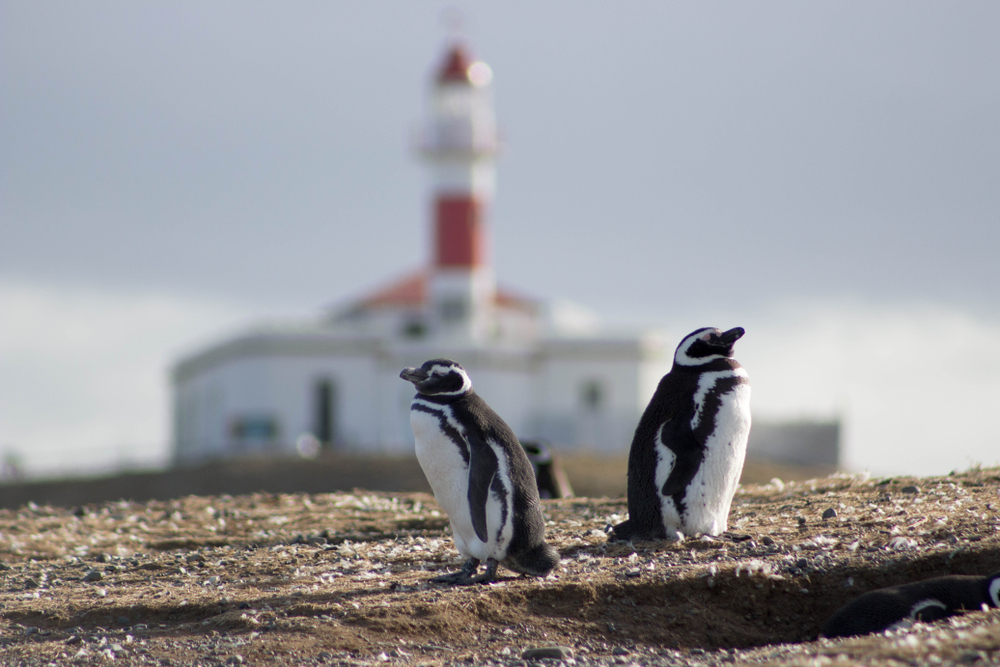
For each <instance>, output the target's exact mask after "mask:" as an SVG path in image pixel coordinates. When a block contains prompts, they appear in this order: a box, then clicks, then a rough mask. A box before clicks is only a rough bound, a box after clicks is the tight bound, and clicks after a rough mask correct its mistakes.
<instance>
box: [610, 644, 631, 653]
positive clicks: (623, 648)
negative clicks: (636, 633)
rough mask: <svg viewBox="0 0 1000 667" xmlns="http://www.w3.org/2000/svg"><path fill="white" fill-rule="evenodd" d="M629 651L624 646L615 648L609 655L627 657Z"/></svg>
mask: <svg viewBox="0 0 1000 667" xmlns="http://www.w3.org/2000/svg"><path fill="white" fill-rule="evenodd" d="M628 654H629V650H628V649H627V648H625V647H624V646H616V647H614V648H613V649H611V655H628Z"/></svg>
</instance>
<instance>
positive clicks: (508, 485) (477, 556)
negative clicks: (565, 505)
mask: <svg viewBox="0 0 1000 667" xmlns="http://www.w3.org/2000/svg"><path fill="white" fill-rule="evenodd" d="M399 376H400V377H401V378H403V379H404V380H408V381H409V382H412V383H413V385H414V387H416V390H417V394H416V396H414V398H413V401H412V403H411V404H410V426H411V427H412V428H413V435H414V437H415V439H416V454H417V460H418V461H419V462H420V467H421V468H422V469H423V471H424V474H425V475H426V476H427V481H428V482H429V483H430V485H431V489H432V490H433V491H434V497H435V498H436V499H437V501H438V503H439V504H440V505H441V507H442V508H443V509H444V511H445V512H446V513H447V514H448V520H449V521H450V522H451V531H452V535H453V536H454V538H455V546H456V548H457V549H458V551H459V553H461V554H462V555H463V556H465V557H466V558H467V559H468V560H466V561H465V564H464V565H463V566H462V569H461V570H460V571H458V572H454V573H451V574H446V575H444V576H441V577H436V578H434V579H431V581H433V582H438V583H448V584H453V585H463V586H464V585H470V584H477V583H489V582H491V581H494V580H495V579H496V576H497V566H498V565H500V564H502V565H503V566H504V567H506V568H508V569H510V570H513V571H514V572H520V573H522V574H529V575H532V576H536V577H544V576H546V575H547V574H548V573H549V572H551V571H552V569H553V568H555V566H556V564H558V562H559V554H558V553H556V550H555V549H553V548H552V547H551V546H550V545H549V544H548V543H547V542H546V541H545V519H544V517H543V516H542V506H541V502H540V500H539V498H538V489H537V488H536V486H535V477H534V474H533V473H532V471H531V463H530V462H529V461H528V456H527V455H526V454H525V452H524V449H522V448H521V444H520V443H519V442H518V440H517V437H515V435H514V432H513V431H512V430H511V429H510V427H509V426H507V424H506V423H504V421H503V420H502V419H501V418H500V417H499V416H498V415H497V414H496V413H495V412H494V411H493V410H492V409H490V406H488V405H487V404H486V402H485V401H484V400H483V399H482V398H480V397H479V395H478V394H476V392H475V391H474V390H473V388H472V381H471V380H470V379H469V375H468V373H466V372H465V369H463V368H462V367H461V366H460V365H459V364H457V363H455V362H454V361H452V360H450V359H431V360H430V361H428V362H426V363H424V364H423V365H422V366H420V367H419V368H406V369H404V370H403V371H402V372H401V373H400V374H399ZM482 561H486V571H485V572H484V573H483V574H481V575H478V576H477V574H476V573H477V571H478V569H479V565H480V563H481V562H482Z"/></svg>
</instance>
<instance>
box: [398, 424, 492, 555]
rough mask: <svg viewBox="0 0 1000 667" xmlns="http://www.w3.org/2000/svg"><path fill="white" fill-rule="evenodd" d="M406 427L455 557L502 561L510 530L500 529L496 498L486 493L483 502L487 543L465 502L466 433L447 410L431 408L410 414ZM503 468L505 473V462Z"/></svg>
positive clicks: (467, 481)
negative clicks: (410, 431) (448, 530)
mask: <svg viewBox="0 0 1000 667" xmlns="http://www.w3.org/2000/svg"><path fill="white" fill-rule="evenodd" d="M410 426H411V427H412V429H413V435H414V437H415V451H416V455H417V461H418V462H419V463H420V467H421V468H422V469H423V471H424V475H426V477H427V481H428V483H430V485H431V490H432V491H433V492H434V498H435V499H436V500H437V501H438V504H439V505H441V508H442V509H444V511H445V512H446V513H447V514H448V520H449V522H450V523H451V528H452V534H453V536H454V538H455V546H456V548H457V549H458V551H459V553H461V554H462V555H464V556H466V557H472V558H478V559H480V560H486V559H487V558H498V557H499V558H498V559H502V557H503V555H505V554H506V548H507V545H508V544H509V541H510V536H511V535H510V532H511V531H510V527H509V526H505V525H503V524H504V523H505V522H504V521H503V518H504V517H505V516H506V515H507V513H506V512H504V510H503V507H501V505H500V503H499V502H498V499H496V498H495V497H494V494H492V493H490V494H489V497H488V499H487V503H486V520H487V525H488V527H489V528H490V530H489V531H488V538H487V540H485V541H484V540H481V539H480V538H479V536H478V535H477V534H476V529H475V526H474V525H473V520H472V514H473V511H474V509H473V508H472V507H471V505H470V500H469V498H470V494H469V480H470V470H469V468H470V463H469V460H470V458H469V457H471V454H472V452H471V449H470V445H469V443H468V440H467V438H466V434H465V428H464V427H463V426H462V425H461V423H460V422H458V420H456V419H455V418H454V416H453V415H452V413H451V410H450V408H448V407H447V406H435V407H434V412H427V411H424V410H420V409H411V410H410ZM463 452H464V453H463ZM501 467H502V468H503V469H505V468H506V461H505V460H502V463H501ZM508 523H509V522H508ZM497 527H499V528H500V530H499V531H498V530H496V528H497Z"/></svg>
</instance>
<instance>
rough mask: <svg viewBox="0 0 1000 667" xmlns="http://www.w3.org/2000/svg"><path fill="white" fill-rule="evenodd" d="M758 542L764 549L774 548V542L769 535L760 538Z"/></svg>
mask: <svg viewBox="0 0 1000 667" xmlns="http://www.w3.org/2000/svg"><path fill="white" fill-rule="evenodd" d="M760 542H761V544H763V545H764V546H766V547H773V546H774V540H773V539H772V538H771V536H770V535H765V536H764V537H762V538H760Z"/></svg>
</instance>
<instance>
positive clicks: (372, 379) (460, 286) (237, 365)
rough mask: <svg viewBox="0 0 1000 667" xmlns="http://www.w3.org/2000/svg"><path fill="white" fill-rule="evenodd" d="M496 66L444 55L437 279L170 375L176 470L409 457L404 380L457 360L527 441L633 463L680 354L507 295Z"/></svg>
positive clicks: (222, 348)
mask: <svg viewBox="0 0 1000 667" xmlns="http://www.w3.org/2000/svg"><path fill="white" fill-rule="evenodd" d="M491 76H492V74H491V72H490V69H489V67H488V66H487V65H486V64H485V63H482V62H472V61H471V60H470V59H469V58H468V56H467V55H466V52H465V50H464V48H463V47H462V46H461V45H458V44H454V45H452V46H450V47H449V49H448V51H447V53H446V56H445V59H444V62H443V64H442V65H441V67H440V68H439V69H438V70H437V72H436V76H435V79H434V85H433V90H432V92H431V96H430V105H429V113H428V116H429V118H428V122H427V124H426V126H425V128H424V131H423V133H422V136H421V142H420V143H421V151H422V153H423V155H424V157H425V158H426V160H427V162H428V164H429V166H430V169H431V172H432V183H433V192H432V195H433V200H434V207H433V210H434V215H433V218H434V219H433V221H432V225H431V229H432V233H433V240H432V243H431V247H432V248H433V257H431V258H430V261H429V262H428V265H427V266H426V267H425V268H423V269H421V270H419V271H416V272H414V273H412V274H411V275H408V276H406V277H405V278H403V279H401V280H399V281H397V282H395V283H393V284H390V285H388V286H386V287H384V288H382V289H379V290H377V291H375V292H374V293H371V294H368V295H365V296H362V297H360V298H359V299H357V300H356V301H354V302H353V303H350V304H348V305H347V306H345V307H343V308H341V309H338V310H336V311H335V312H332V313H329V314H327V316H326V317H324V318H322V319H319V320H317V321H315V322H311V323H305V324H294V323H290V324H288V325H287V326H281V327H271V328H266V329H257V330H250V331H247V332H246V333H245V334H243V335H240V336H237V337H236V338H233V339H231V340H227V341H224V342H222V343H220V344H217V345H214V346H212V347H210V348H208V349H205V350H203V351H201V352H198V353H197V354H194V355H193V356H191V357H189V358H186V359H183V360H181V361H180V362H179V363H178V364H177V365H176V367H175V368H174V371H173V383H174V411H175V412H174V414H175V420H174V452H175V460H176V461H178V462H183V463H187V462H196V461H200V460H205V459H209V458H218V457H229V456H239V455H241V454H246V453H251V452H264V451H274V452H279V451H283V450H294V449H295V447H296V446H297V445H298V446H299V447H301V446H303V445H309V444H310V443H317V442H319V443H321V444H322V446H325V447H330V448H333V449H344V450H351V451H370V452H387V451H388V452H399V453H405V452H410V451H412V446H413V435H412V433H411V431H410V426H409V404H410V400H411V398H412V397H413V386H412V385H411V384H410V383H409V382H405V381H403V380H401V379H400V378H399V372H400V370H402V369H403V368H404V367H405V366H414V365H419V364H421V363H423V362H424V361H426V360H428V359H432V358H436V357H448V358H451V359H454V360H456V361H458V362H459V363H461V364H462V365H463V366H464V367H465V368H466V369H467V370H468V372H469V375H470V377H471V378H472V381H473V384H474V386H475V388H476V391H477V392H478V393H479V394H480V395H481V396H482V397H483V398H484V399H485V400H486V401H487V402H488V403H489V404H490V405H491V406H492V407H493V408H494V409H495V410H496V411H497V412H498V413H499V414H500V415H501V416H502V417H503V418H504V420H506V421H507V423H509V424H510V425H511V427H512V428H513V429H514V431H515V432H516V433H517V434H518V435H519V436H520V437H522V438H529V437H543V438H546V439H548V440H550V441H552V442H553V443H556V444H558V445H560V446H563V447H579V448H589V449H595V450H606V451H609V450H613V451H617V452H625V451H627V448H628V445H629V443H630V441H631V436H632V432H633V430H634V429H635V425H636V423H637V422H638V420H639V416H640V415H641V413H642V410H643V409H644V408H645V406H646V403H647V402H648V400H649V397H650V396H652V393H653V391H654V389H655V388H656V384H657V383H658V382H659V380H660V378H661V377H662V376H663V374H664V373H666V372H667V371H668V370H669V369H670V363H671V356H672V353H673V347H674V344H673V343H670V342H668V341H665V340H662V339H661V338H659V337H658V336H657V335H655V334H653V333H648V334H643V335H637V336H633V337H607V336H602V335H600V334H599V333H597V332H595V331H594V330H593V329H592V328H581V327H580V326H572V325H571V324H568V323H567V321H566V318H563V317H559V316H558V313H554V312H553V311H554V309H553V308H551V307H549V306H547V305H546V304H544V303H542V302H539V301H536V300H532V299H527V298H524V297H522V296H517V295H513V294H511V293H509V292H507V291H505V290H503V289H502V288H498V287H497V285H496V280H495V277H494V275H493V270H492V266H491V264H490V261H489V257H488V252H487V241H488V232H487V226H486V214H487V212H488V209H489V205H490V202H491V201H492V198H493V191H494V174H495V156H496V151H497V128H496V119H495V117H494V114H493V104H492V99H491V90H490V79H491Z"/></svg>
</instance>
